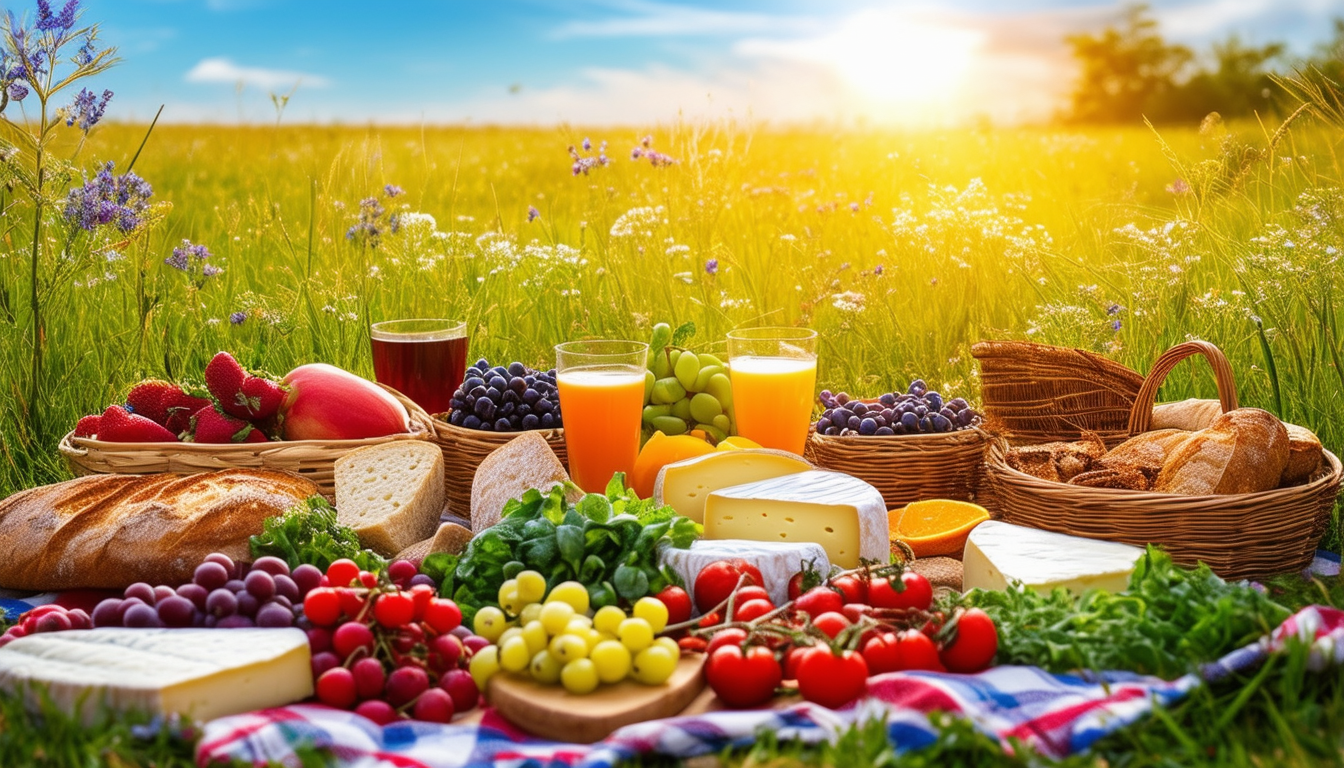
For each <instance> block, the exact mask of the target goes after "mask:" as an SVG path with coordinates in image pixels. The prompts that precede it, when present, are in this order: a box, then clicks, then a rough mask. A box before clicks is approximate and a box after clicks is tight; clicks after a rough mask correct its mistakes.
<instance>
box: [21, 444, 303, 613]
mask: <svg viewBox="0 0 1344 768" xmlns="http://www.w3.org/2000/svg"><path fill="white" fill-rule="evenodd" d="M317 493H318V488H317V486H316V485H314V484H313V483H312V481H310V480H306V479H304V478H302V477H299V476H298V475H292V474H289V473H288V472H277V471H274V470H269V469H226V470H223V471H220V472H204V473H200V474H195V475H90V476H88V477H81V478H77V479H75V480H67V481H65V482H63V483H56V484H54V485H47V486H42V487H40V488H32V489H29V490H26V491H20V492H19V493H16V494H14V495H13V496H10V497H9V498H7V499H5V500H3V501H0V586H3V587H6V588H9V589H23V590H35V591H55V590H62V589H77V588H83V587H88V588H103V589H122V588H125V587H127V586H129V585H131V584H134V583H135V582H137V581H145V582H149V583H150V584H168V585H172V586H176V585H178V584H184V583H186V582H188V581H191V577H192V573H193V572H194V571H195V570H196V566H197V565H200V563H201V561H202V560H203V559H205V556H206V555H208V554H210V553H211V552H223V553H224V554H226V555H228V556H229V557H232V558H234V559H235V560H250V559H251V554H250V552H249V550H248V542H247V539H248V537H249V536H252V535H254V534H258V533H261V528H262V521H264V520H265V519H266V518H268V517H272V516H274V515H279V514H283V513H284V512H285V510H287V509H289V508H290V507H293V506H294V505H296V504H298V503H300V502H302V501H303V500H304V499H306V498H308V497H309V496H312V495H315V494H317Z"/></svg>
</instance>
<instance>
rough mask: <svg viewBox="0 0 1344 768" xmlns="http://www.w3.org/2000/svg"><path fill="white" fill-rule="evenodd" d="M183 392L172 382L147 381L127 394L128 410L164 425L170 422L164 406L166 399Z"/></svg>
mask: <svg viewBox="0 0 1344 768" xmlns="http://www.w3.org/2000/svg"><path fill="white" fill-rule="evenodd" d="M181 391H182V388H181V387H179V386H177V385H176V384H174V383H172V382H170V381H164V380H162V379H145V380H144V381H142V382H140V383H139V384H136V385H135V386H134V387H131V391H130V392H128V393H127V394H126V405H127V410H129V411H131V412H132V413H138V414H140V415H141V416H144V417H145V418H147V419H149V420H150V421H152V422H154V423H155V424H159V425H162V424H164V423H166V422H167V420H168V413H167V411H166V410H165V409H164V406H163V401H164V399H165V398H166V397H167V396H168V395H169V394H171V393H175V392H181Z"/></svg>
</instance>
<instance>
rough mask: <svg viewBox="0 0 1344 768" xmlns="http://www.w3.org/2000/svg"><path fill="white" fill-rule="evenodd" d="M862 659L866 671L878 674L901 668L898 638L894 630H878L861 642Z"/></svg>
mask: <svg viewBox="0 0 1344 768" xmlns="http://www.w3.org/2000/svg"><path fill="white" fill-rule="evenodd" d="M863 660H864V661H865V662H867V664H868V672H869V674H873V675H880V674H882V673H883V672H896V671H898V670H900V669H901V647H900V640H899V639H898V638H897V637H896V633H895V632H880V633H878V634H876V635H874V636H872V637H870V638H868V639H867V640H865V641H864V642H863Z"/></svg>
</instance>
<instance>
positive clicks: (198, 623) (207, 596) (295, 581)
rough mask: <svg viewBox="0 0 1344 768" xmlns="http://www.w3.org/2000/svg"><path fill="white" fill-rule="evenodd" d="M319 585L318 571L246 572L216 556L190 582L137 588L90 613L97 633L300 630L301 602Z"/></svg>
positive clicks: (280, 565)
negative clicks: (127, 630)
mask: <svg viewBox="0 0 1344 768" xmlns="http://www.w3.org/2000/svg"><path fill="white" fill-rule="evenodd" d="M321 581H322V571H320V570H318V569H317V568H316V567H314V566H311V565H307V564H305V565H300V566H299V567H297V568H295V569H294V570H293V571H291V570H290V569H289V564H287V563H286V562H285V561H284V560H281V559H280V558H278V557H261V558H258V559H257V561H256V562H255V563H252V564H251V566H249V565H248V564H246V563H234V562H233V560H232V559H231V558H230V557H229V556H228V555H224V554H221V553H218V552H215V553H213V554H210V555H207V556H206V558H205V560H204V561H203V562H202V563H201V564H200V565H198V566H196V571H195V573H194V574H193V576H192V580H191V582H189V583H187V584H183V585H182V586H180V587H177V588H176V589H174V588H173V587H167V586H158V587H153V586H150V585H149V584H147V583H145V582H137V583H135V584H132V585H131V586H129V587H127V588H126V590H125V592H123V593H122V596H121V597H109V598H107V599H106V600H104V601H102V602H101V603H99V604H98V605H97V607H95V608H94V609H93V617H92V618H93V625H94V626H95V627H141V628H145V627H168V628H180V627H206V628H218V629H234V628H239V627H292V626H296V625H299V626H302V625H303V619H302V609H303V598H304V597H305V596H307V594H308V592H309V591H310V590H312V589H313V588H315V587H317V586H318V585H319V584H320V583H321Z"/></svg>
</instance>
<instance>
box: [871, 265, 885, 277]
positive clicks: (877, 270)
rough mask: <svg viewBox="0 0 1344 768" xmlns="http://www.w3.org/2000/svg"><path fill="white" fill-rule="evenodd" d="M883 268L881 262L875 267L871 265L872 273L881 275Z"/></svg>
mask: <svg viewBox="0 0 1344 768" xmlns="http://www.w3.org/2000/svg"><path fill="white" fill-rule="evenodd" d="M883 269H884V267H883V266H882V265H881V264H878V265H877V266H876V267H873V274H874V275H881V274H882V271H883Z"/></svg>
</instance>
